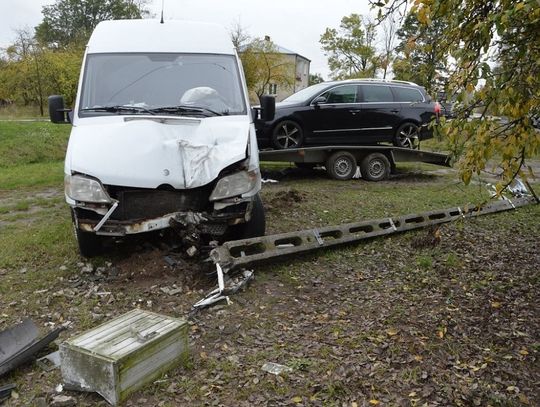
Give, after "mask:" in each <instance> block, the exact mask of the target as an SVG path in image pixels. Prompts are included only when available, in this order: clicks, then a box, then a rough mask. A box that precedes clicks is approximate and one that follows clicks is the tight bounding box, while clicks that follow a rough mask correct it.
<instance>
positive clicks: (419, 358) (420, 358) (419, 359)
mask: <svg viewBox="0 0 540 407" xmlns="http://www.w3.org/2000/svg"><path fill="white" fill-rule="evenodd" d="M422 359H424V358H423V357H422V356H420V355H414V360H416V361H417V362H421V361H422Z"/></svg>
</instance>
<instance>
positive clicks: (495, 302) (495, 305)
mask: <svg viewBox="0 0 540 407" xmlns="http://www.w3.org/2000/svg"><path fill="white" fill-rule="evenodd" d="M491 307H492V308H501V303H500V302H497V301H493V302H492V303H491Z"/></svg>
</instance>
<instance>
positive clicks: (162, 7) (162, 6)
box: [160, 0, 165, 24]
mask: <svg viewBox="0 0 540 407" xmlns="http://www.w3.org/2000/svg"><path fill="white" fill-rule="evenodd" d="M164 8H165V0H161V21H160V23H161V24H163V9H164Z"/></svg>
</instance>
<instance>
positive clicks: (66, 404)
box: [49, 395, 77, 407]
mask: <svg viewBox="0 0 540 407" xmlns="http://www.w3.org/2000/svg"><path fill="white" fill-rule="evenodd" d="M76 405H77V399H76V398H75V397H72V396H65V395H58V396H54V397H53V398H52V400H51V404H49V406H50V407H70V406H76Z"/></svg>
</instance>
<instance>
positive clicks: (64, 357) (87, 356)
mask: <svg viewBox="0 0 540 407" xmlns="http://www.w3.org/2000/svg"><path fill="white" fill-rule="evenodd" d="M187 355H188V324H187V322H186V321H184V320H182V319H176V318H170V317H167V316H164V315H159V314H156V313H153V312H149V311H145V310H140V309H135V310H133V311H130V312H128V313H126V314H124V315H121V316H119V317H117V318H114V319H112V320H110V321H109V322H107V323H105V324H103V325H100V326H98V327H96V328H94V329H92V330H90V331H87V332H85V333H82V334H80V335H78V336H76V337H74V338H71V339H69V340H68V341H66V342H64V343H63V344H61V345H60V359H61V370H62V377H63V379H64V383H65V388H66V389H67V388H69V389H76V390H79V391H95V392H97V393H99V394H100V395H101V396H102V397H103V398H105V400H107V401H108V402H109V403H111V404H116V403H118V402H120V401H122V400H125V399H126V398H127V396H128V395H129V394H131V393H132V392H134V391H136V390H138V389H140V388H141V387H142V386H144V385H145V384H148V383H152V382H153V381H154V380H155V379H156V378H158V377H159V376H161V375H163V373H164V371H166V370H168V369H171V368H173V367H175V366H176V365H178V364H179V363H181V362H183V361H185V360H186V358H187ZM128 362H129V363H128Z"/></svg>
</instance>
